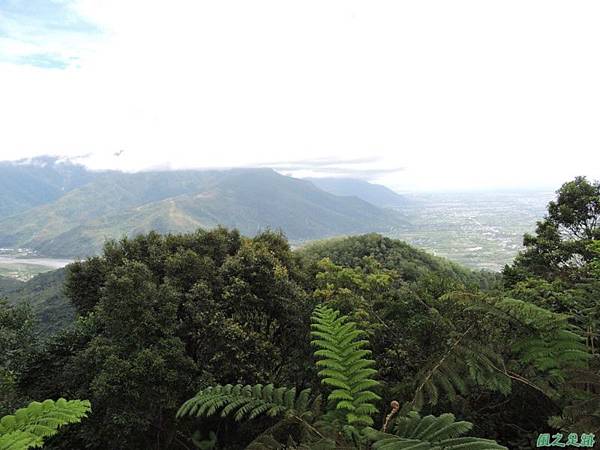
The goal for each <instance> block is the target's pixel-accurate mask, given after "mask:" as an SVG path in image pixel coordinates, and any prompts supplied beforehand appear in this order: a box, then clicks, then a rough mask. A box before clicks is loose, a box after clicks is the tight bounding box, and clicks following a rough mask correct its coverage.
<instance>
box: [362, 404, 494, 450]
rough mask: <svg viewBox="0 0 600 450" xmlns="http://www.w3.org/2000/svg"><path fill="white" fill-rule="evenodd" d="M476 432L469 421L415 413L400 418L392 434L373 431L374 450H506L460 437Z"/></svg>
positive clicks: (449, 415)
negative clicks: (472, 430)
mask: <svg viewBox="0 0 600 450" xmlns="http://www.w3.org/2000/svg"><path fill="white" fill-rule="evenodd" d="M471 428H473V424H471V423H470V422H466V421H458V422H457V421H456V420H455V417H454V415H453V414H442V415H441V416H439V417H435V416H432V415H430V416H425V417H421V416H420V415H419V414H418V413H417V412H411V413H409V414H408V415H407V416H405V417H399V418H398V419H397V420H396V421H395V423H394V426H393V429H392V432H391V433H389V434H388V433H383V432H378V431H375V430H373V429H371V430H369V432H368V437H369V439H370V440H371V441H373V449H380V450H400V449H411V450H438V449H439V450H442V449H444V450H459V449H460V450H494V449H498V450H500V449H506V447H504V446H502V445H499V444H497V443H496V442H495V441H492V440H489V439H482V438H477V437H460V436H462V435H463V434H465V433H467V432H468V431H470V430H471Z"/></svg>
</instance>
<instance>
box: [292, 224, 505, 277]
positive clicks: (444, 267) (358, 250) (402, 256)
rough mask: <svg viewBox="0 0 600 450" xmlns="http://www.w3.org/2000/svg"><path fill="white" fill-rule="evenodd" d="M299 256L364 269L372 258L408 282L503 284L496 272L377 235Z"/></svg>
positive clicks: (318, 246)
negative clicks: (429, 279)
mask: <svg viewBox="0 0 600 450" xmlns="http://www.w3.org/2000/svg"><path fill="white" fill-rule="evenodd" d="M299 254H300V255H301V256H302V257H303V258H304V259H306V260H307V262H309V263H314V262H316V261H319V260H321V259H322V258H330V259H331V260H332V261H333V262H334V263H335V264H339V265H342V266H347V267H357V266H361V265H362V264H363V262H364V258H366V257H370V258H373V259H374V260H375V261H377V262H378V263H379V264H381V266H382V267H384V268H386V269H389V270H395V271H398V273H399V274H400V275H401V276H402V278H403V279H404V280H406V281H419V280H420V279H423V278H426V277H441V278H446V279H451V280H456V281H458V282H461V283H465V284H467V285H469V284H474V285H476V286H478V287H481V288H483V289H491V288H495V287H498V286H499V283H500V282H501V278H500V277H499V276H498V275H496V274H494V273H492V272H486V271H479V272H478V271H473V270H469V269H466V268H464V267H462V266H460V265H458V264H456V263H453V262H451V261H449V260H447V259H444V258H440V257H437V256H433V255H431V254H429V253H427V252H425V251H423V250H419V249H417V248H415V247H413V246H411V245H408V244H407V243H405V242H402V241H400V240H397V239H390V238H387V237H383V236H381V235H378V234H374V233H373V234H367V235H363V236H353V237H347V238H338V239H329V240H326V241H318V242H313V243H310V244H307V245H306V246H304V247H302V248H301V249H300V250H299Z"/></svg>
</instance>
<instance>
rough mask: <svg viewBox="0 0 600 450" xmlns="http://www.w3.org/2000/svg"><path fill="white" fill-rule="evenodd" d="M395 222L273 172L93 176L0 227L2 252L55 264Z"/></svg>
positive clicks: (389, 215) (390, 215)
mask: <svg viewBox="0 0 600 450" xmlns="http://www.w3.org/2000/svg"><path fill="white" fill-rule="evenodd" d="M400 223H401V219H400V216H399V214H397V213H394V212H390V211H384V210H382V209H380V208H378V207H376V206H374V205H372V204H369V203H367V202H365V201H363V200H360V199H358V198H352V197H339V196H335V195H333V194H330V193H327V192H325V191H322V190H320V189H317V188H316V187H314V185H312V184H311V183H310V182H307V181H303V180H298V179H294V178H291V177H286V176H283V175H280V174H278V173H276V172H275V171H273V170H270V169H246V170H229V171H176V172H175V171H174V172H148V173H135V174H125V173H120V172H109V173H102V174H97V176H96V177H95V179H94V180H93V181H91V182H90V183H88V184H86V185H85V186H82V187H80V188H78V189H73V190H71V191H70V192H68V193H66V194H65V195H63V196H61V197H60V198H58V199H57V200H55V201H53V202H49V203H45V204H43V205H41V206H38V207H36V208H32V209H29V210H28V211H25V212H23V213H21V214H18V215H15V216H12V217H8V218H6V219H3V220H0V247H9V248H14V247H25V248H31V249H34V250H36V251H38V252H40V253H41V254H44V255H48V256H57V257H80V256H87V255H91V254H94V253H97V252H99V251H100V250H101V248H102V244H103V243H104V241H105V240H106V239H107V238H120V237H122V236H124V235H128V236H133V235H135V234H138V233H146V232H149V231H151V230H156V231H159V232H189V231H192V230H194V229H196V228H198V227H204V228H211V227H215V226H217V225H225V226H230V227H236V228H238V229H239V230H240V231H241V232H242V233H244V234H246V235H253V234H255V233H257V232H258V231H260V230H264V229H267V228H272V229H282V230H283V231H284V232H285V233H286V234H287V235H288V237H289V238H290V239H292V240H306V239H315V238H323V237H327V236H335V235H343V234H356V233H361V232H367V231H390V230H392V229H394V227H396V226H397V225H398V224H400Z"/></svg>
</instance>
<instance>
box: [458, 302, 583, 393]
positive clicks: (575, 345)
mask: <svg viewBox="0 0 600 450" xmlns="http://www.w3.org/2000/svg"><path fill="white" fill-rule="evenodd" d="M470 309H472V310H480V311H484V312H487V313H490V314H493V315H495V316H496V317H498V318H501V319H502V320H504V321H506V322H508V323H510V324H511V325H512V326H516V327H517V330H516V331H520V333H516V334H515V342H514V346H513V349H514V350H515V351H516V352H517V354H518V355H519V356H520V358H521V360H522V361H523V362H525V363H528V364H531V365H532V366H533V367H535V368H536V369H538V370H540V371H542V372H546V373H547V374H549V375H550V376H551V378H552V380H553V381H556V382H559V381H563V379H564V371H565V370H566V369H573V368H583V367H586V366H587V363H588V360H589V357H590V356H589V354H588V352H587V349H586V347H585V341H584V339H583V338H582V337H581V336H580V335H579V334H577V332H576V331H577V328H576V327H574V326H572V325H570V324H569V323H568V316H566V315H564V314H557V313H554V312H552V311H548V310H546V309H544V308H540V307H539V306H536V305H534V304H531V303H528V302H524V301H521V300H515V299H512V298H500V299H494V298H485V299H479V300H478V301H476V302H473V304H472V305H471V306H470Z"/></svg>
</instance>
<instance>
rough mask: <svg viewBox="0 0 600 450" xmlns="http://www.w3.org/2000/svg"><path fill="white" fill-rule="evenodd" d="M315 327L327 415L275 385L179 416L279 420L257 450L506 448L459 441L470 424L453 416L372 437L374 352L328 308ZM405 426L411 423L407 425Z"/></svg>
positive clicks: (318, 311)
mask: <svg viewBox="0 0 600 450" xmlns="http://www.w3.org/2000/svg"><path fill="white" fill-rule="evenodd" d="M311 327H312V331H311V335H312V337H313V340H312V344H313V345H314V346H315V347H317V350H316V351H315V357H316V358H317V363H316V364H317V367H318V368H319V369H320V370H319V373H318V374H319V376H320V377H321V381H322V383H323V384H324V385H325V386H327V387H329V388H332V390H331V392H330V393H329V394H328V396H327V408H326V411H324V412H323V411H321V407H320V404H321V398H320V396H317V397H316V398H314V399H313V398H311V395H310V393H311V391H310V390H309V389H305V390H303V391H302V392H300V393H299V394H297V393H296V390H295V389H289V388H275V387H273V385H271V384H269V385H266V386H263V385H260V384H258V385H255V386H250V385H247V386H242V385H239V384H238V385H225V386H222V385H217V386H212V387H208V388H206V389H202V390H201V391H200V392H198V393H197V394H196V395H195V396H194V397H193V398H191V399H190V400H188V401H186V402H185V403H184V404H183V405H182V406H181V408H180V409H179V411H178V413H177V416H178V417H184V416H194V417H208V416H212V415H215V414H220V415H221V416H222V417H226V416H233V418H234V419H235V420H244V419H253V418H255V417H257V416H259V415H263V414H266V415H269V416H272V417H276V416H279V417H281V419H280V420H279V421H278V422H277V423H275V424H274V425H273V426H272V427H271V428H269V429H268V430H267V431H265V432H264V433H262V434H260V435H259V436H258V437H257V438H256V439H255V440H254V441H253V442H252V443H250V445H249V446H248V447H247V448H248V449H256V450H258V449H261V450H266V449H274V450H277V449H298V450H331V449H336V448H347V449H350V448H355V449H359V448H364V446H365V445H367V444H368V439H371V441H374V442H375V447H373V448H381V449H388V448H389V449H396V448H409V447H410V445H408V444H412V443H415V442H416V443H417V444H418V445H421V446H416V447H414V448H415V449H417V448H418V449H421V448H432V449H433V448H436V449H439V448H456V449H458V448H464V449H467V450H470V449H475V450H478V449H486V448H487V449H503V448H504V447H501V446H499V445H498V444H496V443H495V442H493V441H488V440H485V439H479V438H458V437H456V436H455V435H459V434H462V433H464V432H466V431H468V430H469V429H470V427H471V425H470V424H468V423H467V422H456V423H455V422H454V416H452V415H451V414H447V415H443V416H441V417H440V418H434V417H433V416H428V417H425V418H423V419H420V417H419V416H418V415H414V414H416V413H413V415H411V416H409V418H408V419H397V421H396V425H395V428H394V430H395V431H396V432H397V434H396V435H390V434H385V433H383V432H377V431H375V430H373V429H372V428H371V426H372V425H373V419H372V416H373V415H374V414H376V413H377V412H378V410H377V408H376V407H375V404H374V403H375V402H377V401H378V400H380V397H379V396H378V395H377V394H376V393H375V392H374V391H373V390H374V389H375V388H377V387H378V386H379V382H377V381H376V380H375V379H374V378H373V377H374V375H375V374H376V373H377V371H376V370H375V369H374V368H373V365H374V364H375V362H374V361H373V360H371V359H369V358H368V357H369V356H370V355H371V351H370V350H368V349H367V348H366V347H367V345H368V341H367V340H365V339H363V337H364V331H362V330H359V329H358V328H357V326H356V323H354V322H352V321H349V320H348V317H347V316H343V315H341V314H340V312H339V311H336V310H333V309H331V308H328V307H326V306H317V307H316V308H315V311H314V313H313V316H312V325H311ZM394 404H395V405H397V402H394ZM396 412H397V409H395V410H394V413H393V414H390V415H389V416H388V419H386V422H385V425H384V428H385V427H387V425H388V421H389V420H390V418H391V417H392V416H393V415H394V414H395V413H396ZM403 420H408V421H409V422H406V423H404V422H403ZM420 421H421V422H420ZM417 422H419V423H417ZM403 424H404V425H403ZM419 424H420V425H419ZM298 425H299V427H298ZM290 427H291V428H293V429H294V430H295V431H294V432H293V433H290V432H289V431H290ZM294 427H295V428H294ZM403 427H404V428H403ZM411 427H413V428H414V429H413V428H411ZM405 428H406V429H405ZM411 430H412V431H411ZM417 431H418V433H417ZM398 433H399V434H398ZM411 433H413V434H415V433H417V434H415V435H416V436H418V438H419V439H420V441H415V439H414V438H413V437H411V436H413V434H411ZM386 439H388V440H389V439H392V440H391V441H387V440H386ZM427 439H429V441H428V440H427ZM453 439H454V440H453ZM460 439H462V440H460ZM440 443H441V445H446V444H452V445H453V447H450V446H447V447H444V446H440ZM484 444H485V445H488V446H487V447H485V446H484ZM460 445H462V447H461V446H460ZM410 448H413V447H410Z"/></svg>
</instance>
